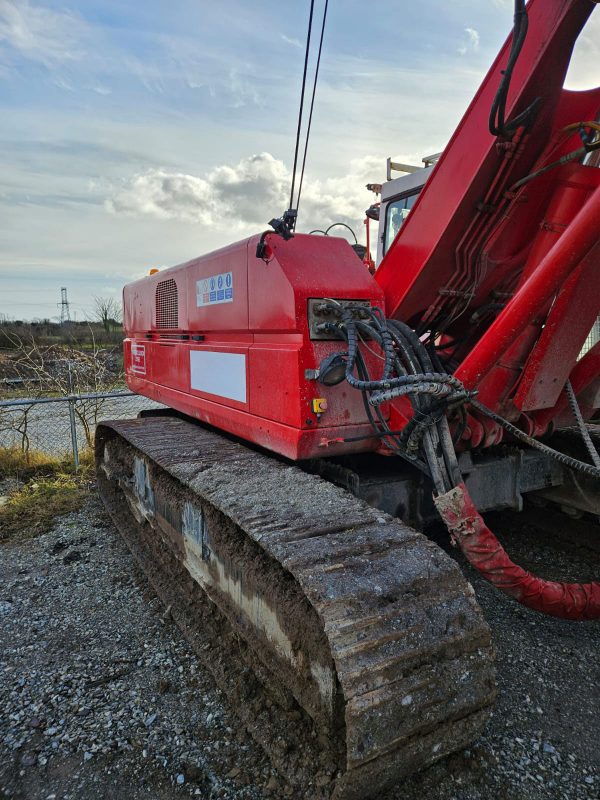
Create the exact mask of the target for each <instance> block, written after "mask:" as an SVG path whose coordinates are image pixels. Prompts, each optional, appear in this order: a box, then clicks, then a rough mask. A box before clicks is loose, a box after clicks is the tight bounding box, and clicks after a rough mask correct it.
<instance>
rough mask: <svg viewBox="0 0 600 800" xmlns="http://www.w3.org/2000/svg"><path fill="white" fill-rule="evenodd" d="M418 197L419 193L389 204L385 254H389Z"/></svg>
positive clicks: (386, 218)
mask: <svg viewBox="0 0 600 800" xmlns="http://www.w3.org/2000/svg"><path fill="white" fill-rule="evenodd" d="M418 196H419V191H416V192H413V193H412V194H409V195H405V196H404V197H400V198H398V200H394V201H393V202H391V203H388V206H387V208H386V211H385V239H384V242H383V252H384V254H385V253H387V251H388V248H389V246H390V245H391V243H392V242H393V241H394V239H395V238H396V234H397V233H398V231H399V230H400V228H401V226H402V223H403V222H404V220H405V219H406V217H407V216H408V212H409V211H410V209H411V208H412V207H413V206H414V204H415V201H416V199H417V197H418Z"/></svg>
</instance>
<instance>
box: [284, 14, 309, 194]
mask: <svg viewBox="0 0 600 800" xmlns="http://www.w3.org/2000/svg"><path fill="white" fill-rule="evenodd" d="M314 10H315V0H311V2H310V14H309V17H308V32H307V34H306V51H305V53H304V71H303V73H302V90H301V92H300V109H299V111H298V128H297V131H296V146H295V149H294V166H293V169H292V188H291V190H290V206H289V207H290V209H293V208H294V189H295V184H296V170H297V167H298V150H299V149H300V134H301V132H302V112H303V109H304V92H305V89H306V73H307V71H308V56H309V53H310V37H311V33H312V21H313V13H314Z"/></svg>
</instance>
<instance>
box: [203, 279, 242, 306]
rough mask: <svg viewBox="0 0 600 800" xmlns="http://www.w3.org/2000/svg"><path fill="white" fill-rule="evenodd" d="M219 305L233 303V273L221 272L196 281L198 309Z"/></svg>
mask: <svg viewBox="0 0 600 800" xmlns="http://www.w3.org/2000/svg"><path fill="white" fill-rule="evenodd" d="M220 303H233V272H221V273H219V274H218V275H210V276H209V277H208V278H201V279H200V280H199V281H196V305H197V306H198V308H201V307H203V306H216V305H219V304H220Z"/></svg>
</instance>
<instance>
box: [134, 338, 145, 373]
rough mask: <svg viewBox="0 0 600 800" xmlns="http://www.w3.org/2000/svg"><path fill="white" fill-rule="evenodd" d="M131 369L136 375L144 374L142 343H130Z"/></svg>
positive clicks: (143, 346) (143, 347) (143, 348)
mask: <svg viewBox="0 0 600 800" xmlns="http://www.w3.org/2000/svg"><path fill="white" fill-rule="evenodd" d="M131 371H132V372H135V373H137V374H138V375H145V374H146V346H145V345H143V344H135V343H133V344H132V345H131Z"/></svg>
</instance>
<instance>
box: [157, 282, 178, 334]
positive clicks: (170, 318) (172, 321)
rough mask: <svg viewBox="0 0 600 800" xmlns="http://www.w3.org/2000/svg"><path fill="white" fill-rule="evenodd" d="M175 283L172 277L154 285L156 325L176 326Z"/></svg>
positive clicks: (164, 326) (161, 326)
mask: <svg viewBox="0 0 600 800" xmlns="http://www.w3.org/2000/svg"><path fill="white" fill-rule="evenodd" d="M177 307H178V302H177V284H176V283H175V281H174V279H173V278H169V279H168V280H166V281H160V282H159V283H158V284H157V285H156V327H157V328H178V327H179V315H178V313H177Z"/></svg>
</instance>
